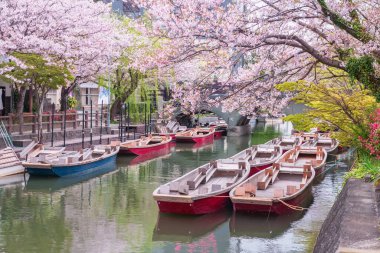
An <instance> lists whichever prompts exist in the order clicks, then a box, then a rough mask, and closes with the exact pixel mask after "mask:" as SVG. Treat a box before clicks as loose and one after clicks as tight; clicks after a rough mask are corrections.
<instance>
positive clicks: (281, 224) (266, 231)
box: [230, 198, 312, 238]
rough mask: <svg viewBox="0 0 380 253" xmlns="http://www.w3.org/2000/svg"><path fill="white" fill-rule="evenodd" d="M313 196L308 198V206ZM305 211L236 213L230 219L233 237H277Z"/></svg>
mask: <svg viewBox="0 0 380 253" xmlns="http://www.w3.org/2000/svg"><path fill="white" fill-rule="evenodd" d="M311 202H312V198H309V199H308V204H307V205H305V206H306V207H308V206H309V205H310V204H311ZM304 214H305V211H304V212H291V213H289V214H285V215H268V214H252V213H239V212H238V213H234V214H233V215H232V216H231V219H230V233H231V237H245V238H246V237H250V238H255V237H257V238H275V237H277V236H280V235H282V234H283V233H284V232H285V231H286V230H288V229H289V228H290V225H291V224H292V222H294V221H296V220H299V219H301V218H302V217H303V215H304Z"/></svg>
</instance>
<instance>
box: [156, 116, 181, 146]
mask: <svg viewBox="0 0 380 253" xmlns="http://www.w3.org/2000/svg"><path fill="white" fill-rule="evenodd" d="M186 129H187V127H185V126H180V125H179V124H178V122H175V121H169V122H168V124H167V125H166V126H163V125H156V131H157V133H158V135H160V136H168V135H169V136H170V137H171V138H172V141H174V140H175V135H176V134H177V133H179V132H182V131H185V130H186Z"/></svg>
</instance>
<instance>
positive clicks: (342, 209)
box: [314, 179, 380, 253]
mask: <svg viewBox="0 0 380 253" xmlns="http://www.w3.org/2000/svg"><path fill="white" fill-rule="evenodd" d="M377 203H378V201H377V199H376V194H375V188H374V186H373V184H372V183H366V182H364V181H363V180H357V179H350V180H348V181H347V183H346V185H345V186H344V187H343V189H342V191H341V193H340V194H339V196H338V197H337V199H336V201H335V204H334V206H333V207H332V208H331V210H330V212H329V214H328V216H327V218H326V220H325V222H324V223H323V225H322V228H321V230H320V232H319V235H318V238H317V241H316V244H315V247H314V252H315V253H328V252H379V250H380V241H379V238H380V230H379V217H378V207H377ZM321 204H323V203H321Z"/></svg>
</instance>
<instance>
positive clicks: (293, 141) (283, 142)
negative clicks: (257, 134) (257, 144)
mask: <svg viewBox="0 0 380 253" xmlns="http://www.w3.org/2000/svg"><path fill="white" fill-rule="evenodd" d="M265 144H266V145H278V146H281V148H282V152H284V153H285V152H286V151H288V150H290V149H292V148H294V147H295V146H299V145H301V144H302V138H301V137H300V136H294V135H291V136H282V137H279V138H275V139H273V140H270V141H268V142H267V143H265Z"/></svg>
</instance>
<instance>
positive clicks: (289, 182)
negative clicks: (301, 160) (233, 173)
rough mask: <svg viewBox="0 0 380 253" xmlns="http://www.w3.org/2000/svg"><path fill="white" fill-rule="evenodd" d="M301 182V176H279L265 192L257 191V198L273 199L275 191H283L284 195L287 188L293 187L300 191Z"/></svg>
mask: <svg viewBox="0 0 380 253" xmlns="http://www.w3.org/2000/svg"><path fill="white" fill-rule="evenodd" d="M301 181H302V175H290V174H279V175H278V176H277V180H276V181H275V182H274V184H270V185H268V188H266V189H265V190H257V191H256V197H257V198H273V197H274V192H275V190H276V189H283V190H284V193H285V194H286V191H287V187H288V186H295V187H296V188H297V189H300V184H301Z"/></svg>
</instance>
